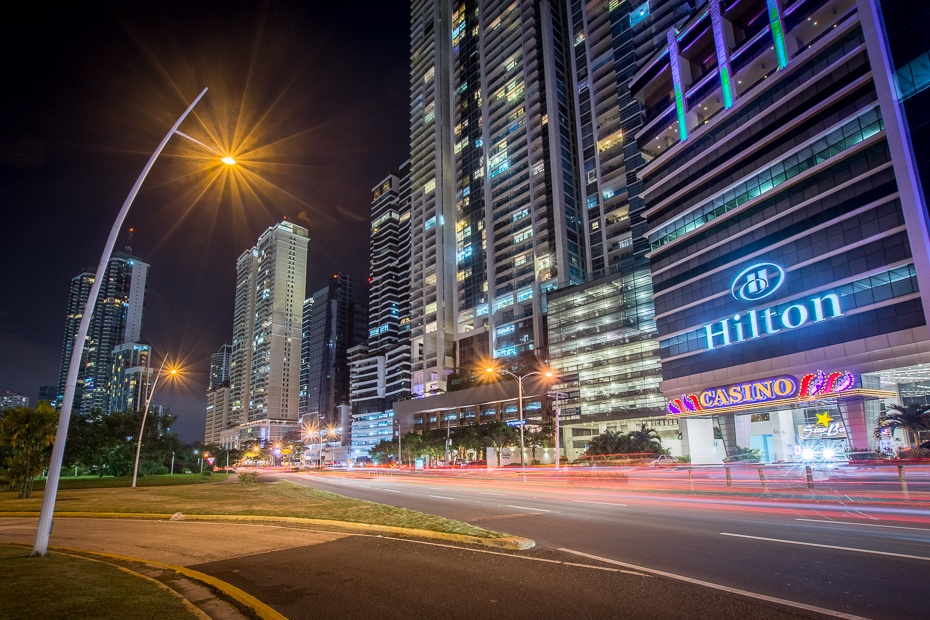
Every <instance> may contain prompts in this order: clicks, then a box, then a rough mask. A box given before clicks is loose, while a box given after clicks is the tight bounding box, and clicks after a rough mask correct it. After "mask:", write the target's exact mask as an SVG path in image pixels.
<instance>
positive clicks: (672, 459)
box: [649, 454, 679, 467]
mask: <svg viewBox="0 0 930 620" xmlns="http://www.w3.org/2000/svg"><path fill="white" fill-rule="evenodd" d="M678 462H679V461H678V457H677V456H669V455H667V454H662V455H660V456H659V458H657V459H653V460H651V461H649V467H660V466H662V465H678Z"/></svg>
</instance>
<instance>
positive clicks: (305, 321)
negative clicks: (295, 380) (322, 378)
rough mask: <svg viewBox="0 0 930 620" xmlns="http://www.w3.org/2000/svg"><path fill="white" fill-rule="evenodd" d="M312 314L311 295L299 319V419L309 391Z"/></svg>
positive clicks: (302, 413) (304, 408)
mask: <svg viewBox="0 0 930 620" xmlns="http://www.w3.org/2000/svg"><path fill="white" fill-rule="evenodd" d="M312 316H313V297H307V298H306V299H305V300H304V307H303V317H302V320H301V330H300V331H301V340H300V394H299V395H298V397H299V398H300V401H299V403H298V407H297V412H298V414H299V415H300V419H301V420H303V419H304V415H305V414H306V413H307V408H308V406H309V404H310V403H309V393H310V320H311V318H312Z"/></svg>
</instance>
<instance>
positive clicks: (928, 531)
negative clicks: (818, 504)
mask: <svg viewBox="0 0 930 620" xmlns="http://www.w3.org/2000/svg"><path fill="white" fill-rule="evenodd" d="M795 521H811V522H813V523H832V524H836V525H861V526H862V527H893V528H894V529H896V530H918V531H920V532H927V533H930V529H927V528H925V527H905V526H903V525H879V524H878V523H853V522H852V521H823V520H821V519H795Z"/></svg>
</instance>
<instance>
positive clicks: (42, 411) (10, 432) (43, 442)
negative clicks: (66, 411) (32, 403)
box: [0, 402, 58, 499]
mask: <svg viewBox="0 0 930 620" xmlns="http://www.w3.org/2000/svg"><path fill="white" fill-rule="evenodd" d="M0 416H2V417H0V444H3V445H6V446H9V447H10V449H11V452H12V456H8V457H7V458H6V460H5V465H6V468H7V469H6V470H5V471H4V472H3V474H2V480H3V483H4V484H5V485H8V486H10V487H16V488H18V490H19V497H20V499H26V498H28V497H29V496H30V495H32V485H33V483H34V482H35V479H36V476H38V475H39V474H41V473H42V470H43V469H45V466H46V465H47V463H48V458H49V448H51V447H52V444H54V443H55V431H56V428H57V426H58V412H56V411H55V410H54V409H52V408H51V406H49V404H48V403H46V402H40V403H39V406H38V407H37V408H35V409H31V408H29V407H17V408H15V409H7V410H6V411H4V412H2V413H0Z"/></svg>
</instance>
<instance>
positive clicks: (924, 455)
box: [898, 448, 930, 459]
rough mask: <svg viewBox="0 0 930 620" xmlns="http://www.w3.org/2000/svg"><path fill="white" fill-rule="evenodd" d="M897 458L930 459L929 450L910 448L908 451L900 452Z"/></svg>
mask: <svg viewBox="0 0 930 620" xmlns="http://www.w3.org/2000/svg"><path fill="white" fill-rule="evenodd" d="M898 458H902V459H930V450H927V449H926V448H912V449H910V450H901V453H900V454H899V455H898Z"/></svg>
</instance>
